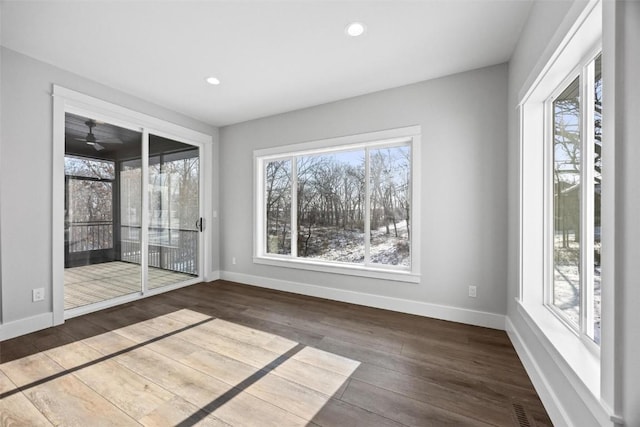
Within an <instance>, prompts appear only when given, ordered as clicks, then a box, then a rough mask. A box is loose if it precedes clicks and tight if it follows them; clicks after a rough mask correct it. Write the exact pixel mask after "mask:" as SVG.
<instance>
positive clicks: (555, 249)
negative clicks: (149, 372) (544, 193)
mask: <svg viewBox="0 0 640 427" xmlns="http://www.w3.org/2000/svg"><path fill="white" fill-rule="evenodd" d="M548 106H549V108H550V110H551V111H550V114H551V117H552V129H551V133H552V138H551V142H550V144H551V151H552V153H551V158H552V168H551V170H552V175H553V177H552V179H551V180H550V181H551V182H552V188H551V189H549V188H548V189H547V190H548V191H551V192H552V197H550V198H549V197H548V198H547V200H548V201H550V203H551V204H552V208H551V209H550V210H551V211H552V213H553V220H552V222H551V223H552V227H549V228H550V231H551V233H552V238H551V239H550V241H551V242H552V248H550V249H551V251H552V253H553V262H552V263H551V267H552V270H553V271H552V273H551V274H550V275H549V276H551V280H550V288H551V289H550V291H549V300H548V304H549V306H550V307H551V308H552V309H553V310H554V312H555V313H557V314H558V315H559V316H561V318H562V319H564V320H565V321H566V322H567V323H568V324H569V325H570V326H571V327H572V328H574V329H575V330H576V331H578V332H580V333H581V334H585V335H586V336H588V337H589V338H590V339H591V340H593V341H594V342H595V343H596V344H599V343H600V285H601V281H600V230H601V227H600V225H601V222H600V207H601V202H600V188H601V184H602V159H601V153H602V127H601V117H602V73H601V55H598V56H597V57H596V58H594V59H591V60H589V61H587V62H586V63H585V64H584V65H583V66H582V67H581V68H580V69H579V70H578V71H577V76H572V78H571V80H570V82H569V83H568V84H564V85H562V86H561V87H560V94H559V95H557V96H555V97H554V98H552V99H551V101H550V102H549V103H548Z"/></svg>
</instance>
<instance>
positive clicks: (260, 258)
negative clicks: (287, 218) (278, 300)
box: [253, 125, 422, 283]
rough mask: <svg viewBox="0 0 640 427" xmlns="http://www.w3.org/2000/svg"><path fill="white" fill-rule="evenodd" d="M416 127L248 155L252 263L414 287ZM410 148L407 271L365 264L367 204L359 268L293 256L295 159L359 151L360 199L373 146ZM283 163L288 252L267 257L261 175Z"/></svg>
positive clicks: (416, 266) (416, 272)
mask: <svg viewBox="0 0 640 427" xmlns="http://www.w3.org/2000/svg"><path fill="white" fill-rule="evenodd" d="M421 129H422V128H421V126H418V125H416V126H407V127H402V128H395V129H386V130H382V131H376V132H367V133H362V134H357V135H348V136H340V137H335V138H328V139H322V140H316V141H309V142H302V143H297V144H289V145H285V146H279V147H271V148H266V149H260V150H254V152H253V195H254V196H253V233H254V234H253V236H254V244H253V262H254V263H256V264H267V265H273V266H278V267H284V268H301V269H312V270H316V271H318V270H320V271H325V272H330V273H336V274H347V275H355V276H363V277H373V278H382V279H387V280H395V281H405V282H413V283H418V282H419V280H420V264H421V262H420V239H419V238H416V236H420V221H419V220H417V219H418V218H420V205H421V202H420V179H421V175H420V167H419V164H418V163H419V159H420V155H421V153H420V145H421V138H420V132H421ZM396 146H397V147H409V149H410V153H411V156H410V159H409V161H410V165H411V188H410V191H409V192H408V193H409V200H410V202H409V203H410V207H411V229H410V239H409V242H410V245H411V250H410V257H411V258H410V267H408V268H407V267H398V266H390V265H383V264H380V265H377V264H372V263H371V262H370V254H369V251H370V242H369V234H370V230H369V227H370V224H369V222H370V221H369V219H370V218H369V206H368V205H369V203H366V206H365V218H364V237H365V238H364V252H365V259H364V265H361V264H357V263H346V262H345V263H342V262H331V261H326V260H320V259H314V260H309V259H305V258H300V257H298V254H297V246H296V245H295V241H294V239H295V238H296V236H297V228H296V226H297V221H295V219H294V217H295V212H294V211H293V209H294V207H295V206H297V191H295V189H296V188H297V175H298V174H297V171H296V166H297V164H296V158H297V157H300V156H305V155H318V154H325V153H327V154H329V153H340V152H348V151H352V150H358V151H362V152H364V163H365V164H364V169H365V180H364V181H365V194H366V199H367V200H368V198H369V193H370V183H369V181H370V177H369V176H370V171H369V169H370V159H369V157H370V150H371V149H375V148H378V147H381V148H382V147H384V148H387V147H389V148H392V147H396ZM283 160H287V161H290V162H291V176H292V179H291V181H292V183H291V189H292V190H291V193H292V194H291V206H292V211H291V212H290V215H291V217H292V219H294V220H292V221H291V240H292V242H291V253H290V254H287V255H277V254H269V253H267V252H266V250H267V246H266V245H267V243H266V238H265V236H266V212H265V195H264V193H265V192H264V187H265V181H266V179H265V173H266V172H265V171H266V164H267V163H268V162H273V161H283Z"/></svg>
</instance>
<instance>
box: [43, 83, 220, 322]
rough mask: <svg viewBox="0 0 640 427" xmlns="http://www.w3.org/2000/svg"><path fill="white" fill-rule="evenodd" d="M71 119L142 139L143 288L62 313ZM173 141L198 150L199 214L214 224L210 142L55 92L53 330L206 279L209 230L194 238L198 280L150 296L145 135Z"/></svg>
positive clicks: (115, 108)
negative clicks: (122, 130) (66, 168)
mask: <svg viewBox="0 0 640 427" xmlns="http://www.w3.org/2000/svg"><path fill="white" fill-rule="evenodd" d="M66 113H73V114H78V115H83V116H85V117H91V118H94V119H97V120H100V121H104V122H107V123H109V124H113V125H116V126H119V127H123V128H126V129H130V130H134V131H136V132H140V133H142V135H143V136H142V140H141V143H142V159H141V164H142V183H141V184H142V187H141V188H142V201H141V203H142V222H141V226H142V242H141V257H142V259H141V268H142V277H141V280H142V286H141V289H140V292H138V293H135V294H129V295H125V296H121V297H117V298H114V299H110V300H107V301H103V302H99V303H95V304H91V305H87V306H81V307H78V308H75V309H72V310H68V311H66V312H65V309H64V192H65V178H64V156H65V114H66ZM150 134H152V135H157V136H160V137H164V138H168V139H172V140H175V141H178V142H182V143H185V144H189V145H192V146H194V147H196V148H198V153H199V158H200V160H199V165H200V170H199V172H200V174H199V175H200V177H199V183H200V187H199V211H200V217H201V218H203V219H204V222H205V224H206V223H208V222H211V221H208V220H209V219H211V218H212V215H211V213H212V200H211V195H212V182H211V179H210V178H211V177H212V175H213V172H212V170H211V168H212V165H213V162H212V153H213V138H212V136H211V135H207V134H204V133H201V132H197V131H194V130H191V129H188V128H185V127H182V126H179V125H175V124H173V123H169V122H167V121H164V120H161V119H158V118H155V117H152V116H149V115H146V114H143V113H139V112H136V111H134V110H130V109H127V108H124V107H121V106H119V105H116V104H112V103H109V102H106V101H102V100H100V99H97V98H94V97H91V96H88V95H85V94H82V93H79V92H75V91H73V90H69V89H66V88H63V87H61V86H57V85H54V86H53V167H52V174H53V175H52V208H53V214H52V236H51V237H52V238H51V242H52V254H51V261H52V301H53V307H52V311H53V324H54V325H59V324H61V323H64V320H65V319H67V318H71V317H75V316H79V315H82V314H85V313H89V312H92V311H97V310H100V309H103V308H107V307H112V306H115V305H119V304H123V303H126V302H130V301H134V300H137V299H140V298H145V297H147V296H151V295H155V294H159V293H162V292H166V291H170V290H173V289H177V288H180V287H183V286H189V285H191V284H194V283H198V282H201V281H203V280H207V279H208V278H210V273H209V272H210V271H211V269H212V268H211V267H212V265H211V260H210V259H209V258H211V256H210V254H211V252H212V239H211V236H212V232H211V231H212V230H207V229H206V228H205V230H204V231H203V232H201V233H199V236H198V242H199V245H198V258H199V259H198V277H194V278H193V279H191V280H188V281H185V282H181V283H177V284H173V285H168V286H164V287H161V288H157V289H153V290H148V277H147V275H148V263H149V261H148V246H147V244H148V227H149V218H148V207H149V195H148V188H149V183H148V162H149V135H150Z"/></svg>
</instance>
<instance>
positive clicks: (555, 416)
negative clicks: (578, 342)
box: [506, 304, 620, 427]
mask: <svg viewBox="0 0 640 427" xmlns="http://www.w3.org/2000/svg"><path fill="white" fill-rule="evenodd" d="M518 308H519V309H518V311H517V315H520V316H521V318H522V319H523V320H524V322H525V324H526V325H527V327H528V328H529V331H530V332H531V334H532V335H533V336H534V337H535V338H536V342H527V341H525V340H524V339H523V338H522V334H521V332H520V331H518V329H517V328H516V326H515V324H514V323H513V321H512V320H511V318H510V317H507V318H506V331H507V334H508V335H509V338H510V339H511V342H512V343H513V346H514V348H515V349H516V352H517V353H518V357H520V360H521V361H522V363H523V365H524V367H525V369H526V371H527V373H528V374H529V377H530V378H531V381H532V382H533V384H534V387H535V389H536V392H537V393H538V395H539V396H540V399H541V400H542V403H543V404H544V407H545V409H546V410H547V412H548V414H549V416H550V417H551V420H552V421H553V423H554V424H555V425H566V426H575V427H581V426H578V425H576V424H575V423H574V422H573V421H572V420H574V419H575V418H576V417H575V416H574V415H572V412H573V411H575V410H576V409H573V408H571V407H569V406H567V405H566V404H564V403H563V402H564V399H563V396H564V395H566V393H567V392H571V393H572V394H575V395H576V396H577V397H578V398H579V399H580V400H581V401H582V402H583V404H584V406H585V407H586V408H589V413H590V415H591V416H592V417H593V421H594V422H593V425H599V426H612V427H613V426H615V425H617V422H616V420H618V421H619V420H620V416H619V415H616V414H613V413H611V411H610V410H609V409H608V408H607V406H606V405H604V404H603V403H602V402H601V401H600V399H599V398H597V397H596V396H595V395H594V394H593V392H592V390H589V389H588V388H587V387H586V385H585V384H584V382H583V381H582V379H581V378H580V377H579V376H578V375H576V373H575V372H574V371H573V369H572V367H571V366H570V365H569V364H568V363H567V362H566V360H565V359H564V357H563V356H562V355H561V354H560V353H559V352H558V350H557V349H556V347H555V346H554V344H553V343H552V342H551V341H550V340H549V339H548V337H547V335H546V334H545V333H543V332H542V330H541V329H540V328H539V327H538V326H537V324H536V322H535V321H534V320H533V319H532V318H531V317H530V316H529V314H528V312H527V311H526V309H524V307H523V306H521V305H520V304H518ZM533 349H535V351H534V350H533ZM536 351H538V352H539V351H544V353H545V354H546V356H547V357H548V358H549V359H550V360H552V362H553V364H554V366H555V368H556V369H557V370H559V371H560V372H562V375H563V376H564V378H565V379H566V380H567V381H568V382H569V384H570V385H571V390H560V389H559V385H558V381H557V380H556V379H555V378H554V377H553V376H551V377H550V376H549V374H548V372H549V371H550V370H551V369H549V368H545V367H544V366H541V365H540V363H539V358H537V357H536V356H535V355H534V354H535V352H536ZM587 353H589V352H587ZM585 357H589V355H588V354H587V355H585ZM556 369H553V371H555V370H556ZM583 415H584V414H583Z"/></svg>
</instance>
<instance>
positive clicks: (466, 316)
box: [220, 271, 505, 330]
mask: <svg viewBox="0 0 640 427" xmlns="http://www.w3.org/2000/svg"><path fill="white" fill-rule="evenodd" d="M220 276H221V279H223V280H229V281H231V282H238V283H244V284H247V285H253V286H259V287H262V288H268V289H275V290H279V291H285V292H291V293H296V294H302V295H308V296H312V297H318V298H325V299H330V300H334V301H341V302H347V303H351V304H357V305H365V306H368V307H375V308H382V309H385V310H391V311H398V312H401V313H408V314H415V315H418V316H425V317H432V318H435V319H441V320H449V321H452V322H459V323H466V324H469V325H475V326H483V327H486V328H492V329H500V330H504V328H505V316H504V315H502V314H496V313H489V312H485V311H477V310H469V309H466V308H459V307H452V306H446V305H440V304H431V303H426V302H419V301H411V300H407V299H401V298H394V297H388V296H382V295H374V294H367V293H362V292H354V291H347V290H344V289H336V288H327V287H324V286H317V285H310V284H306V283H299V282H291V281H287V280H279V279H272V278H267V277H260V276H253V275H250V274H243V273H235V272H230V271H222V272H221V275H220Z"/></svg>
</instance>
